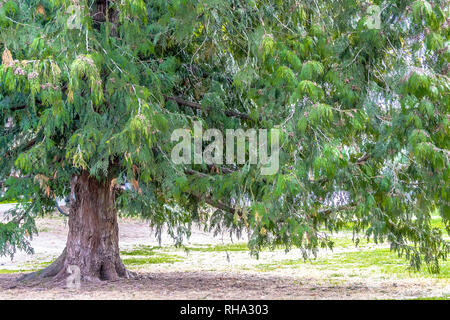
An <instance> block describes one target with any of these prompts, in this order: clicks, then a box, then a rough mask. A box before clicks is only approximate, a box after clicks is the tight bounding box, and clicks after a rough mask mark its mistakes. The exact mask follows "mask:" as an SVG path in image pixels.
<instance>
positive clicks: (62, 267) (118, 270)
mask: <svg viewBox="0 0 450 320" xmlns="http://www.w3.org/2000/svg"><path fill="white" fill-rule="evenodd" d="M67 267H68V265H67V261H66V249H64V251H63V252H62V253H61V255H60V256H59V257H58V259H56V260H55V261H54V262H53V263H52V264H51V265H49V266H48V267H46V268H44V269H42V270H39V271H35V272H32V273H28V274H25V275H23V276H21V277H19V278H17V281H19V282H28V281H35V280H44V279H49V280H52V281H54V282H57V283H60V282H62V281H63V280H65V279H67V277H68V276H69V274H68V272H67ZM133 278H138V274H137V273H136V272H133V271H130V270H127V269H126V268H125V266H124V265H123V263H122V261H120V260H119V261H118V262H116V263H113V262H111V261H106V262H104V263H103V264H102V266H101V269H100V272H99V273H98V275H96V274H89V273H87V274H83V273H82V274H81V279H80V280H81V281H83V282H101V281H117V280H120V279H133Z"/></svg>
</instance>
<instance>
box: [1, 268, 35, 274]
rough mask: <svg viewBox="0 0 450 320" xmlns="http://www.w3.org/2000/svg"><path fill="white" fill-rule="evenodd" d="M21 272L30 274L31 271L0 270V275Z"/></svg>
mask: <svg viewBox="0 0 450 320" xmlns="http://www.w3.org/2000/svg"><path fill="white" fill-rule="evenodd" d="M22 272H31V270H12V269H0V274H10V273H22Z"/></svg>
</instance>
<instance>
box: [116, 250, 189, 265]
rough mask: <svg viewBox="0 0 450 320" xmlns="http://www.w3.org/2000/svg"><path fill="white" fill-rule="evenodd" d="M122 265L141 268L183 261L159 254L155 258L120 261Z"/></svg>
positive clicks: (172, 256) (179, 258)
mask: <svg viewBox="0 0 450 320" xmlns="http://www.w3.org/2000/svg"><path fill="white" fill-rule="evenodd" d="M122 261H123V263H124V264H125V265H127V266H141V265H147V264H160V263H174V262H181V261H183V259H182V258H181V257H178V256H174V255H170V254H165V253H159V254H158V255H157V256H155V257H147V258H127V259H123V260H122Z"/></svg>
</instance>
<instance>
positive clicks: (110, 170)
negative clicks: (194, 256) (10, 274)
mask: <svg viewBox="0 0 450 320" xmlns="http://www.w3.org/2000/svg"><path fill="white" fill-rule="evenodd" d="M373 5H378V6H373ZM445 5H446V1H440V0H435V1H432V2H431V1H430V2H427V1H424V0H418V1H408V0H385V1H355V0H327V1H317V0H305V1H298V0H249V1H244V0H219V1H218V0H204V1H200V0H198V1H197V0H192V1H190V0H173V1H167V0H154V1H144V0H120V1H119V0H27V1H26V0H19V1H5V0H2V1H0V6H1V8H0V49H1V52H2V65H1V66H0V133H1V137H0V180H1V181H4V185H5V187H6V188H7V191H6V193H5V195H4V198H5V199H16V200H18V201H19V204H18V205H17V207H16V208H15V209H13V210H11V212H10V216H9V217H10V219H9V221H8V222H4V223H1V224H0V254H2V255H6V254H9V255H13V254H14V252H15V251H16V249H22V250H27V251H32V248H30V245H29V238H30V237H31V236H32V235H33V234H35V233H37V230H36V227H35V219H36V218H37V217H38V216H39V215H40V214H44V213H45V212H49V211H52V210H54V208H55V205H56V202H55V200H56V199H57V198H60V197H64V196H66V195H69V197H70V200H71V201H70V210H69V234H68V239H67V244H66V249H65V250H64V252H63V253H62V254H61V256H60V257H59V258H58V259H57V260H56V261H55V263H53V264H52V265H51V266H50V267H48V268H46V269H45V270H44V271H43V272H41V273H39V276H40V277H56V278H61V277H63V276H65V273H66V268H67V266H68V265H77V266H79V267H80V270H81V275H82V277H83V279H84V280H96V279H102V280H109V279H116V278H118V277H127V276H129V272H128V271H127V270H126V269H125V267H124V265H123V263H122V262H121V260H120V255H119V246H118V225H117V213H120V214H129V215H136V216H139V217H143V218H145V219H147V220H148V221H150V224H151V226H152V227H154V228H156V230H158V232H161V230H163V228H165V230H168V232H169V233H170V234H171V235H172V236H173V237H174V239H175V240H176V241H177V243H178V244H181V242H182V240H183V239H184V238H185V236H189V232H190V228H191V225H192V224H193V223H201V224H202V225H204V226H205V227H206V228H208V229H211V230H215V231H220V230H227V231H229V232H230V233H236V234H238V235H239V234H241V233H243V232H247V233H248V236H249V248H250V249H251V251H252V253H254V254H257V253H258V251H259V250H260V249H261V248H262V247H264V246H266V247H267V246H268V247H275V246H280V245H281V246H285V247H286V249H290V248H293V247H298V248H301V249H302V250H303V252H304V254H305V256H307V255H308V254H310V253H315V251H316V249H317V248H319V247H332V246H333V242H332V241H331V240H330V239H329V237H328V235H329V234H330V233H331V232H335V231H338V230H340V229H342V228H344V227H348V226H349V225H350V226H352V227H353V230H354V233H355V239H356V241H358V240H359V237H368V238H372V239H373V240H374V241H377V242H378V241H388V242H389V243H390V245H391V248H392V249H393V250H395V251H397V252H399V254H405V255H406V256H407V257H408V258H410V260H411V265H412V266H413V267H415V268H418V267H419V266H420V264H421V262H422V261H425V262H426V264H427V265H428V267H429V268H431V269H432V270H433V271H438V261H439V259H445V258H446V255H447V254H448V252H449V243H448V241H446V240H445V239H444V235H443V234H442V231H441V230H438V229H436V228H432V226H431V224H430V219H431V218H430V217H431V213H433V212H435V211H436V210H438V211H439V214H440V215H441V217H442V219H443V221H444V222H445V224H446V229H447V232H449V231H450V228H449V227H450V225H449V221H450V210H449V193H450V190H449V173H450V171H449V166H448V164H449V144H450V139H449V107H450V98H449V87H450V82H449V78H448V71H449V58H450V52H449V12H448V10H449V9H448V7H445ZM197 121H199V122H201V123H202V126H203V128H204V129H206V128H217V129H219V130H221V131H222V132H225V130H226V129H238V128H242V129H244V130H246V129H250V128H254V129H263V128H267V129H270V128H279V129H280V130H281V136H280V145H281V146H280V154H279V162H280V164H279V170H278V171H277V172H275V173H273V174H270V175H262V174H261V170H260V169H261V165H255V164H250V163H248V161H247V163H245V164H234V165H230V164H227V163H225V164H222V165H211V164H210V165H208V164H206V163H202V164H175V163H174V162H173V161H172V160H171V152H172V149H173V147H174V145H175V143H176V142H172V141H171V133H172V132H173V130H175V129H178V128H193V126H194V123H195V122H197ZM207 143H208V142H207V141H205V145H206V144H207ZM247 154H248V150H247ZM248 158H249V157H247V158H246V159H247V160H248ZM125 182H128V183H129V184H130V185H131V188H125V190H124V189H123V188H120V185H121V184H123V183H125ZM339 195H345V198H346V199H343V200H344V201H342V202H341V203H338V202H337V201H335V200H336V199H337V198H338V197H339ZM211 207H212V208H216V209H215V211H213V212H212V211H211V210H210V209H211ZM208 208H209V209H208ZM34 276H36V275H34Z"/></svg>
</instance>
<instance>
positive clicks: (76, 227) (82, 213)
mask: <svg viewBox="0 0 450 320" xmlns="http://www.w3.org/2000/svg"><path fill="white" fill-rule="evenodd" d="M70 197H71V202H70V203H71V205H70V211H69V234H68V236H67V243H66V248H65V249H64V251H63V253H62V254H61V256H60V257H59V258H58V259H57V260H56V261H55V262H54V263H53V264H51V265H50V266H49V267H47V268H45V269H44V270H42V271H40V272H36V273H32V274H29V275H26V276H25V277H23V278H22V279H21V280H28V279H33V278H46V277H54V278H55V279H59V280H61V279H64V278H67V276H68V275H69V274H68V273H67V268H68V267H69V266H77V267H78V268H79V269H80V275H81V280H82V281H99V280H110V281H114V280H117V279H119V278H128V277H129V276H130V275H131V273H130V272H128V271H127V270H126V268H125V266H124V264H123V263H122V260H121V259H120V251H119V227H118V224H117V212H116V210H115V204H114V201H115V196H114V190H113V188H112V187H111V184H110V181H104V182H99V181H98V180H96V178H94V177H90V176H89V173H88V172H86V171H84V172H82V174H81V175H79V176H74V177H73V178H72V181H71V194H70Z"/></svg>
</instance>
